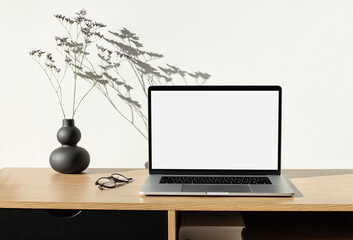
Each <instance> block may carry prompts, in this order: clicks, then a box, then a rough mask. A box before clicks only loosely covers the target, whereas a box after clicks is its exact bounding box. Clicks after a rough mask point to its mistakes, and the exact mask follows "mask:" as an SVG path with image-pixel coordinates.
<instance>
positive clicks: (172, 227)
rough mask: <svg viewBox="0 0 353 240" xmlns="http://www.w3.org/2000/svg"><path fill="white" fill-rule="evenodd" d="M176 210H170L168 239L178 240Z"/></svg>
mask: <svg viewBox="0 0 353 240" xmlns="http://www.w3.org/2000/svg"><path fill="white" fill-rule="evenodd" d="M175 214H176V213H175V211H170V210H169V211H168V240H176V234H177V230H176V215H175Z"/></svg>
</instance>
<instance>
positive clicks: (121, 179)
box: [112, 173, 130, 182]
mask: <svg viewBox="0 0 353 240" xmlns="http://www.w3.org/2000/svg"><path fill="white" fill-rule="evenodd" d="M112 177H113V178H114V179H115V180H117V181H119V182H129V180H130V179H128V178H127V177H125V176H123V175H121V174H118V173H113V174H112Z"/></svg>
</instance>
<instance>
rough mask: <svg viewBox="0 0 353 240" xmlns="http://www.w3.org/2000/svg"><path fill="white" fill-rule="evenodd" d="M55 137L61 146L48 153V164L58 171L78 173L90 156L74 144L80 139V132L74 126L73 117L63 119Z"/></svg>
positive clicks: (86, 163) (86, 164)
mask: <svg viewBox="0 0 353 240" xmlns="http://www.w3.org/2000/svg"><path fill="white" fill-rule="evenodd" d="M56 137H57V139H58V141H59V142H60V143H61V144H62V146H61V147H59V148H57V149H55V150H54V151H53V152H52V153H51V154H50V157H49V161H50V166H51V167H52V168H53V169H54V170H55V171H57V172H60V173H80V172H82V171H83V170H85V169H86V168H87V167H88V165H89V162H90V157H89V153H88V152H87V151H86V149H84V148H82V147H78V146H77V145H76V144H77V143H78V142H79V141H80V139H81V132H80V130H79V129H78V128H77V127H75V121H74V119H63V126H62V127H61V128H60V129H59V131H58V133H57V135H56Z"/></svg>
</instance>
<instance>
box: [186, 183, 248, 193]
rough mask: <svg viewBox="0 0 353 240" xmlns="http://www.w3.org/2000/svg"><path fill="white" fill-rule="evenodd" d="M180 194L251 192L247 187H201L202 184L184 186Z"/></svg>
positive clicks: (218, 185)
mask: <svg viewBox="0 0 353 240" xmlns="http://www.w3.org/2000/svg"><path fill="white" fill-rule="evenodd" d="M181 191H182V192H251V190H250V187H249V186H248V185H228V184H227V185H223V184H217V185H203V184H184V185H183V187H182V189H181Z"/></svg>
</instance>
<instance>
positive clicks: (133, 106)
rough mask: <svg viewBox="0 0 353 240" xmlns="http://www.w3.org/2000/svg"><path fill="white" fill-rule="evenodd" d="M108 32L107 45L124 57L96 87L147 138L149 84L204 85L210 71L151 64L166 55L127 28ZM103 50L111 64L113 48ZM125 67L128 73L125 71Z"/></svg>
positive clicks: (105, 58) (87, 73)
mask: <svg viewBox="0 0 353 240" xmlns="http://www.w3.org/2000/svg"><path fill="white" fill-rule="evenodd" d="M109 36H111V37H110V38H108V37H104V38H103V39H104V40H105V41H106V43H108V45H110V46H113V47H114V49H115V50H114V51H115V52H116V53H117V54H119V55H120V57H121V58H124V59H123V60H120V61H118V62H116V63H115V65H114V66H113V67H112V69H111V71H109V73H105V74H104V76H105V79H104V80H103V81H100V82H99V84H98V85H97V88H98V89H99V91H100V92H101V93H102V94H103V95H104V96H105V97H106V98H107V99H108V101H109V102H110V103H111V104H112V105H113V107H114V108H115V109H116V110H117V111H118V113H119V114H120V115H122V117H124V118H125V119H126V120H128V121H129V122H130V123H131V124H132V125H133V126H134V127H135V128H136V130H138V131H139V132H140V133H141V134H142V136H143V137H144V138H146V139H148V137H147V131H148V119H147V114H146V112H147V109H146V107H147V96H148V87H149V86H155V85H178V84H183V85H190V84H191V85H202V84H204V83H205V82H206V81H207V80H208V79H209V78H210V77H211V75H210V74H208V73H203V72H200V71H196V72H188V71H185V70H183V69H180V68H179V67H176V66H174V65H171V64H168V63H165V66H154V65H152V62H153V61H154V60H158V61H160V59H161V58H163V55H162V54H159V53H154V52H150V51H145V50H143V44H142V43H141V41H140V38H139V37H138V36H137V35H136V34H135V33H132V32H131V31H129V30H128V29H126V28H124V29H122V30H120V31H119V32H112V31H109ZM100 50H101V52H102V54H105V53H106V55H101V56H99V57H100V58H101V60H102V61H103V62H105V63H106V64H111V62H110V61H111V58H110V57H109V54H110V53H111V52H113V51H112V50H108V48H105V47H104V48H103V47H102V48H100ZM108 59H109V60H108ZM122 69H123V70H122ZM120 70H122V71H120ZM123 71H124V72H125V74H126V75H127V76H128V77H125V76H124V75H123V74H122V72H123ZM90 75H91V76H94V75H95V72H85V75H83V76H82V77H84V78H85V79H89V78H88V76H90ZM131 76H133V78H131ZM90 80H92V79H90ZM137 91H142V92H143V95H144V96H145V99H144V100H142V101H141V100H137V97H136V96H135V95H134V93H136V92H137ZM111 96H115V97H116V96H117V97H118V99H116V100H115V101H112V99H111ZM121 103H124V104H125V106H127V107H128V108H127V109H125V111H123V110H122V106H121V105H117V104H121ZM118 106H119V107H118ZM118 108H119V109H118ZM126 110H127V111H126Z"/></svg>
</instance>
